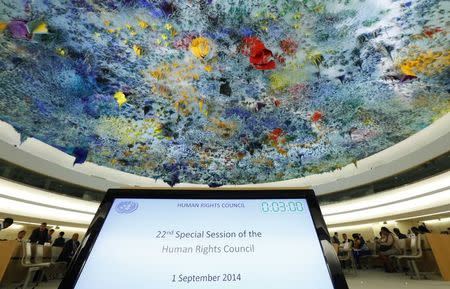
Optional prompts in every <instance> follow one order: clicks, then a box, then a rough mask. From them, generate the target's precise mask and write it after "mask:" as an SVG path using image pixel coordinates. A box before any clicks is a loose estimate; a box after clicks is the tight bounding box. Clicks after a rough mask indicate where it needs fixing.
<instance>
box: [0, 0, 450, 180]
mask: <svg viewBox="0 0 450 289" xmlns="http://www.w3.org/2000/svg"><path fill="white" fill-rule="evenodd" d="M449 10H450V4H449V2H448V1H439V0H415V1H411V0H407V1H403V0H399V1H397V0H334V1H333V0H328V1H318V0H316V1H314V0H297V1H295V0H177V1H170V0H163V1H156V0H153V1H151V0H134V1H133V0H129V1H125V0H123V1H111V0H103V1H100V0H98V1H97V0H70V1H69V0H66V1H60V0H58V1H56V0H55V1H52V0H28V1H26V0H22V1H19V0H17V1H13V0H1V1H0V119H1V120H3V121H6V122H8V123H10V124H11V125H13V126H14V127H15V129H16V130H17V131H18V132H20V133H21V135H22V139H26V138H27V137H34V138H37V139H39V140H41V141H43V142H45V143H47V144H49V145H51V146H54V147H56V148H58V149H60V150H62V151H64V152H66V153H68V154H71V155H73V156H75V158H76V159H75V163H76V164H77V163H83V162H84V161H86V160H87V161H91V162H94V163H97V164H99V165H103V166H107V167H111V168H116V169H119V170H122V171H126V172H130V173H134V174H138V175H143V176H148V177H152V178H155V179H163V180H164V181H166V182H167V183H168V184H170V185H175V184H176V183H179V182H190V183H203V184H209V185H210V186H218V185H224V184H247V183H261V182H271V181H280V180H287V179H292V178H298V177H302V176H305V175H309V174H316V173H322V172H326V171H330V170H334V169H339V168H341V167H343V166H345V165H347V164H351V163H355V164H356V162H357V161H358V160H360V159H362V158H365V157H367V156H369V155H372V154H374V153H376V152H379V151H380V150H383V149H385V148H387V147H389V146H392V145H393V144H395V143H397V142H399V141H402V140H404V139H405V138H407V137H409V136H411V135H412V134H414V133H416V132H418V131H419V130H421V129H423V128H425V127H426V126H428V125H430V124H431V123H432V122H433V120H435V119H437V118H439V117H440V116H442V115H444V114H445V113H447V112H449V109H450V104H449V102H450V100H449V99H450V98H449V71H450V70H449V64H450V56H449V43H450V41H449V36H448V29H449V25H450V24H449V23H450V19H449Z"/></svg>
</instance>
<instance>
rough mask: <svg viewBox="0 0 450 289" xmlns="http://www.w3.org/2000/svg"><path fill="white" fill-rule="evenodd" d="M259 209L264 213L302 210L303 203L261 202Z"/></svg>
mask: <svg viewBox="0 0 450 289" xmlns="http://www.w3.org/2000/svg"><path fill="white" fill-rule="evenodd" d="M261 210H262V211H263V212H264V213H269V212H273V213H284V212H303V204H302V203H301V202H277V201H274V202H262V203H261Z"/></svg>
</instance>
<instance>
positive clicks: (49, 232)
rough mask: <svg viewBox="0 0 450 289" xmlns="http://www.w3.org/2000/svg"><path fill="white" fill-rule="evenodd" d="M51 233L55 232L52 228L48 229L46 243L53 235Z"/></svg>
mask: <svg viewBox="0 0 450 289" xmlns="http://www.w3.org/2000/svg"><path fill="white" fill-rule="evenodd" d="M53 233H55V230H53V229H50V230H49V231H48V238H47V243H51V242H52V235H53Z"/></svg>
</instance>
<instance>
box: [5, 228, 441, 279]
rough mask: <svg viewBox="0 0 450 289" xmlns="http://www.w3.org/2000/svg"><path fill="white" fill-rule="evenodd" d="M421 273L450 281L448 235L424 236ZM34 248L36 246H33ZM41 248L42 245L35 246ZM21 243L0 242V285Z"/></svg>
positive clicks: (12, 271)
mask: <svg viewBox="0 0 450 289" xmlns="http://www.w3.org/2000/svg"><path fill="white" fill-rule="evenodd" d="M425 236H426V238H425V239H424V240H425V241H426V242H425V245H424V246H423V258H422V261H423V262H421V263H420V262H419V266H420V267H422V268H420V269H421V271H428V272H429V271H430V270H434V269H435V270H436V271H437V270H438V271H439V272H440V273H441V275H442V278H443V279H444V280H445V281H450V235H444V234H426V235H425ZM35 246H36V245H35ZM37 246H42V245H37ZM43 249H44V262H49V261H50V260H51V257H52V248H51V246H44V248H43ZM21 258H22V243H20V242H17V241H0V284H9V283H14V282H20V281H22V280H23V278H24V277H25V275H26V269H25V268H23V267H22V266H21Z"/></svg>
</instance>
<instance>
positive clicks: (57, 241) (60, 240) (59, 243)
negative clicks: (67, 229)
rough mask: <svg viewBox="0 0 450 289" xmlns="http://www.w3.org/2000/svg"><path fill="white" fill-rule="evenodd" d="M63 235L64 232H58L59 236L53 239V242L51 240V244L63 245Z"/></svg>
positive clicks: (64, 241)
mask: <svg viewBox="0 0 450 289" xmlns="http://www.w3.org/2000/svg"><path fill="white" fill-rule="evenodd" d="M63 236H64V232H59V237H58V238H56V239H55V242H53V246H55V247H64V244H65V243H66V239H64V238H63Z"/></svg>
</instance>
